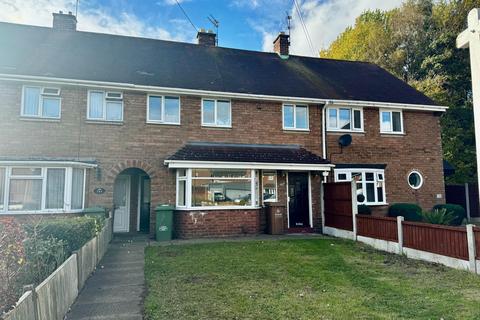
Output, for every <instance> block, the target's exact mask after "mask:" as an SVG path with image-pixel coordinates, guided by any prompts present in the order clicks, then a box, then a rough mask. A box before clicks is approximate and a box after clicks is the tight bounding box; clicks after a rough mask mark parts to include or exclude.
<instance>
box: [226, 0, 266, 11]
mask: <svg viewBox="0 0 480 320" xmlns="http://www.w3.org/2000/svg"><path fill="white" fill-rule="evenodd" d="M261 2H262V1H261V0H233V1H232V2H231V3H230V5H231V6H233V7H238V8H245V7H247V8H250V9H255V8H257V7H258V6H260V3H261Z"/></svg>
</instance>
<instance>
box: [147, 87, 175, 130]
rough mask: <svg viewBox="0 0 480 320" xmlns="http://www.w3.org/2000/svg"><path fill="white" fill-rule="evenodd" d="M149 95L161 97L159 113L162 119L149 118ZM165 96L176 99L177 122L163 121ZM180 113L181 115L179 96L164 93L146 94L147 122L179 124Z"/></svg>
mask: <svg viewBox="0 0 480 320" xmlns="http://www.w3.org/2000/svg"><path fill="white" fill-rule="evenodd" d="M150 97H156V98H161V100H162V102H161V105H160V108H161V110H160V114H161V117H162V119H161V120H156V119H150ZM165 97H168V98H177V99H178V122H171V121H164V119H165ZM181 115H182V102H181V99H180V97H179V96H176V95H165V94H163V95H162V94H154V93H151V94H148V95H147V123H151V124H169V125H180V124H181Z"/></svg>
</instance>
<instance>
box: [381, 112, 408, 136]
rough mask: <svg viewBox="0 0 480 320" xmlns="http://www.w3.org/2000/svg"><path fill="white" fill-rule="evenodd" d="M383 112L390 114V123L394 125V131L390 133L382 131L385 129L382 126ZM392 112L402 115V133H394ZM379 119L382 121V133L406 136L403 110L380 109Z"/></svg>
mask: <svg viewBox="0 0 480 320" xmlns="http://www.w3.org/2000/svg"><path fill="white" fill-rule="evenodd" d="M382 112H388V113H390V121H391V123H392V129H391V130H390V131H385V130H383V129H382V127H383V126H382ZM392 112H399V113H400V127H401V130H400V131H393V115H392ZM378 117H379V121H380V133H384V134H398V135H403V134H405V129H404V127H403V110H399V109H379V112H378Z"/></svg>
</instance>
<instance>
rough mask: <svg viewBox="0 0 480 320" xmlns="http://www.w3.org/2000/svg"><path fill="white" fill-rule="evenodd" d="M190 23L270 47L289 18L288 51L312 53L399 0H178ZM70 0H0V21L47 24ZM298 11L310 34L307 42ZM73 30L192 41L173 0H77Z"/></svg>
mask: <svg viewBox="0 0 480 320" xmlns="http://www.w3.org/2000/svg"><path fill="white" fill-rule="evenodd" d="M178 1H179V2H180V3H181V6H182V7H183V9H184V10H185V11H186V12H187V14H188V16H189V17H190V19H191V20H192V22H193V24H194V25H195V28H198V29H200V28H205V29H213V26H212V24H211V23H210V22H209V21H208V19H207V17H208V16H209V15H213V16H214V17H215V18H216V19H217V20H219V21H220V27H219V32H218V34H219V45H220V46H222V47H229V48H238V49H247V50H257V51H266V52H271V51H272V50H273V45H272V42H273V40H274V39H275V37H276V36H277V35H278V33H279V32H280V31H286V26H287V23H286V21H287V19H286V16H287V13H288V15H290V16H291V17H292V20H291V27H292V29H291V49H290V52H291V53H292V54H297V55H304V56H318V51H319V50H320V49H324V48H327V47H328V45H329V44H330V43H331V42H332V41H334V40H335V39H336V38H337V37H338V35H339V34H340V33H341V32H342V31H343V30H345V28H346V27H348V26H350V25H353V24H354V22H355V18H356V17H357V16H358V15H360V14H361V13H362V12H363V11H365V10H368V9H382V10H387V9H392V8H394V7H397V6H399V5H400V4H401V3H402V2H403V0H297V3H298V10H297V9H296V7H295V1H294V0H178ZM75 7H76V0H0V21H4V22H13V23H21V24H31V25H38V26H51V25H52V12H58V11H59V10H62V11H64V12H68V11H72V12H74V13H75ZM298 11H300V12H301V15H302V17H303V20H304V23H305V28H306V29H307V31H308V34H309V36H310V38H311V39H312V41H311V43H312V45H310V44H309V42H308V41H307V36H306V35H305V31H304V28H303V26H302V24H301V20H300V16H299V14H298ZM77 20H78V26H77V28H78V30H81V31H93V32H102V33H112V34H119V35H129V36H141V37H148V38H156V39H163V40H174V41H186V42H195V41H196V31H195V28H194V27H193V26H192V25H191V24H190V23H189V22H188V20H187V19H186V18H185V15H184V14H183V13H182V11H181V9H180V8H179V6H178V5H177V3H176V1H175V0H79V9H78V17H77Z"/></svg>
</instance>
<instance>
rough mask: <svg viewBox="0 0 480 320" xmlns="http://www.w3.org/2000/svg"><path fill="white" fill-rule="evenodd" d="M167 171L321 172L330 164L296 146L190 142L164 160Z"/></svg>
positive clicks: (328, 167) (330, 165)
mask: <svg viewBox="0 0 480 320" xmlns="http://www.w3.org/2000/svg"><path fill="white" fill-rule="evenodd" d="M165 164H167V165H168V167H169V168H192V167H196V168H214V167H218V168H220V167H223V168H252V169H277V170H312V171H324V170H327V171H328V170H330V168H331V167H333V165H332V164H330V162H329V161H327V160H325V159H323V158H322V157H320V156H318V155H316V154H314V153H312V152H310V151H308V150H307V149H305V148H302V147H301V146H299V145H273V144H238V143H213V142H189V143H187V144H186V145H184V146H183V147H182V148H180V149H179V150H178V151H177V152H176V153H175V154H173V155H172V156H170V157H168V158H167V160H165Z"/></svg>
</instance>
